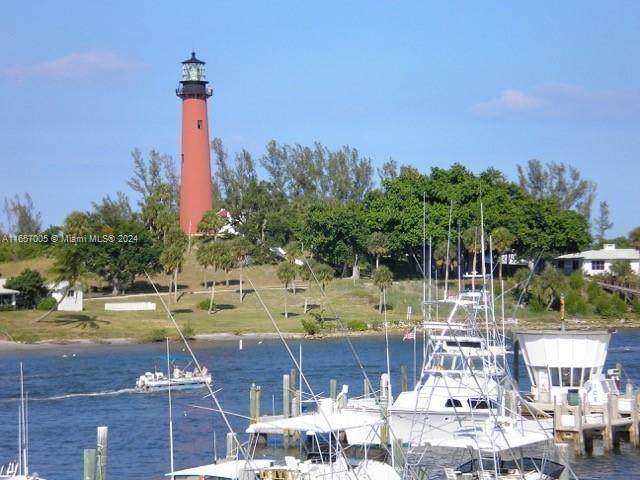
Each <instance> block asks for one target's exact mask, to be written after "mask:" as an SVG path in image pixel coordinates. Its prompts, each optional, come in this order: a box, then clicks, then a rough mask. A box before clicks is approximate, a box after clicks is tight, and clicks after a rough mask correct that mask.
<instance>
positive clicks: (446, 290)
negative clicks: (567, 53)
mask: <svg viewBox="0 0 640 480" xmlns="http://www.w3.org/2000/svg"><path fill="white" fill-rule="evenodd" d="M452 215H453V200H451V204H450V205H449V228H448V230H447V256H446V258H445V261H444V298H443V300H444V301H446V300H447V298H449V247H450V245H451V217H452Z"/></svg>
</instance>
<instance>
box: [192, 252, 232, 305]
mask: <svg viewBox="0 0 640 480" xmlns="http://www.w3.org/2000/svg"><path fill="white" fill-rule="evenodd" d="M228 250H229V249H228V247H227V245H226V244H225V243H224V242H203V243H201V244H200V245H199V247H198V252H197V253H196V258H197V260H198V263H200V265H202V266H203V267H204V268H205V269H207V268H208V267H211V268H212V269H213V271H214V272H217V271H218V270H219V269H224V265H225V262H226V260H225V258H224V257H225V256H227V257H228V256H229V251H228ZM215 294H216V279H215V277H214V278H213V280H212V282H211V295H210V297H209V310H208V313H209V314H211V313H212V311H213V309H214V304H215V302H214V301H215Z"/></svg>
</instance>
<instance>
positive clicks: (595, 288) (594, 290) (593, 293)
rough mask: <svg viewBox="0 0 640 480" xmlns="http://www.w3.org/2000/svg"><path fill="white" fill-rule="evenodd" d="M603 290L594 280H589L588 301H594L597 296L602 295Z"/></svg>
mask: <svg viewBox="0 0 640 480" xmlns="http://www.w3.org/2000/svg"><path fill="white" fill-rule="evenodd" d="M602 294H603V292H602V289H601V288H600V285H598V284H597V283H596V282H589V285H587V300H589V303H596V300H597V298H598V297H600V296H602Z"/></svg>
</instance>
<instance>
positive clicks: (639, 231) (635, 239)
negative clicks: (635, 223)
mask: <svg viewBox="0 0 640 480" xmlns="http://www.w3.org/2000/svg"><path fill="white" fill-rule="evenodd" d="M629 240H630V242H631V246H632V248H635V249H636V250H640V227H636V228H634V229H633V230H631V231H630V232H629Z"/></svg>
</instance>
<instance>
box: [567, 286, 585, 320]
mask: <svg viewBox="0 0 640 480" xmlns="http://www.w3.org/2000/svg"><path fill="white" fill-rule="evenodd" d="M564 308H565V310H566V311H567V313H568V314H569V315H585V314H586V313H587V302H585V301H584V298H582V294H581V293H580V291H576V290H569V293H567V296H566V297H565V299H564Z"/></svg>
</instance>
